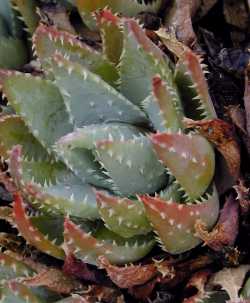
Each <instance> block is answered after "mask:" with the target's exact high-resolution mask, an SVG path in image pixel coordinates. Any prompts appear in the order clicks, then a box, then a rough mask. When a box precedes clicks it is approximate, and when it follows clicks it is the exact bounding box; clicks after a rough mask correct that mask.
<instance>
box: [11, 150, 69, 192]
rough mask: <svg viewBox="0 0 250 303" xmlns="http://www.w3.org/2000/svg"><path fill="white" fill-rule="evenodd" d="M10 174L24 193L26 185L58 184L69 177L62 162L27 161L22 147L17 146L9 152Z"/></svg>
mask: <svg viewBox="0 0 250 303" xmlns="http://www.w3.org/2000/svg"><path fill="white" fill-rule="evenodd" d="M8 163H9V172H10V174H11V177H12V179H13V181H14V183H15V185H16V187H17V188H18V189H19V190H21V191H23V190H24V186H25V184H26V183H28V182H30V181H32V182H36V183H37V184H40V185H45V186H47V185H48V184H56V183H58V182H59V181H60V180H64V179H65V177H66V176H68V175H69V172H68V170H67V169H66V168H65V166H64V164H63V163H61V162H55V161H53V160H47V161H46V160H44V161H26V160H24V159H23V157H22V147H21V146H20V145H15V146H14V147H13V148H12V150H11V151H10V152H9V159H8Z"/></svg>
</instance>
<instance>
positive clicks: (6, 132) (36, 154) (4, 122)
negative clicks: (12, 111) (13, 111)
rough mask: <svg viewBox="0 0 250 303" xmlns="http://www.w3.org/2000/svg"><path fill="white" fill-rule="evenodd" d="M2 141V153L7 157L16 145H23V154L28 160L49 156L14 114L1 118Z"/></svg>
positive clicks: (0, 132) (0, 139)
mask: <svg viewBox="0 0 250 303" xmlns="http://www.w3.org/2000/svg"><path fill="white" fill-rule="evenodd" d="M0 142H1V145H0V154H1V156H3V157H4V158H5V159H6V158H7V157H8V156H7V152H8V151H9V150H11V149H12V148H13V147H14V146H15V145H21V146H22V149H23V156H24V158H26V159H28V160H31V159H34V160H39V159H46V158H48V153H47V152H46V150H45V149H44V148H43V146H42V145H41V144H40V143H39V141H37V139H36V138H35V137H34V136H33V135H32V134H31V133H30V131H29V129H28V127H27V126H26V125H25V123H24V122H23V120H22V119H21V118H20V117H18V116H14V115H12V116H3V117H1V118H0Z"/></svg>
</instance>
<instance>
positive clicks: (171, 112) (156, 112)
mask: <svg viewBox="0 0 250 303" xmlns="http://www.w3.org/2000/svg"><path fill="white" fill-rule="evenodd" d="M152 82H153V83H152V84H153V85H152V86H153V93H152V94H151V95H150V96H149V97H147V98H146V99H145V100H144V101H143V103H142V105H143V109H144V110H145V111H146V113H147V114H148V116H149V118H150V120H151V122H152V123H153V126H154V128H155V129H156V130H157V131H160V132H164V131H166V130H171V131H172V132H177V131H178V130H179V129H181V128H182V121H181V120H182V118H183V113H182V109H181V103H180V100H179V96H178V94H177V92H176V90H175V89H174V86H173V87H171V86H170V85H168V83H167V82H165V81H163V80H162V78H161V77H160V76H155V77H154V78H153V81H152Z"/></svg>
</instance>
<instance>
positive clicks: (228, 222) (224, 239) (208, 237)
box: [195, 195, 239, 251]
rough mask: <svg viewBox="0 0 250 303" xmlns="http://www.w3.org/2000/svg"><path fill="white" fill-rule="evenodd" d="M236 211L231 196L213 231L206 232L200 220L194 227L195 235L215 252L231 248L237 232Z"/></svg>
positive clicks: (235, 205) (236, 206)
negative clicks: (227, 247) (226, 247)
mask: <svg viewBox="0 0 250 303" xmlns="http://www.w3.org/2000/svg"><path fill="white" fill-rule="evenodd" d="M238 209H239V207H238V204H237V202H236V201H235V200H234V198H233V196H232V195H231V196H229V197H228V198H227V200H226V202H225V205H224V207H223V209H222V210H221V213H220V217H219V220H218V223H217V224H216V226H215V227H214V229H213V230H212V231H211V232H208V231H207V230H206V225H205V224H204V223H203V222H202V220H198V221H197V223H196V225H195V227H196V233H197V235H198V236H199V237H200V238H201V239H202V240H203V241H204V242H205V244H206V245H208V246H209V247H210V248H212V249H213V250H215V251H221V250H222V249H223V248H224V247H225V246H233V245H234V242H235V240H236V237H237V235H238V231H239V214H238Z"/></svg>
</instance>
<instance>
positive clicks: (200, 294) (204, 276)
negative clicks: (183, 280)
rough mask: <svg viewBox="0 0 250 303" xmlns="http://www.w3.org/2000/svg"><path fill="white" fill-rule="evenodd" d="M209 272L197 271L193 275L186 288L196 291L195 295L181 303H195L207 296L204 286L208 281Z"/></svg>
mask: <svg viewBox="0 0 250 303" xmlns="http://www.w3.org/2000/svg"><path fill="white" fill-rule="evenodd" d="M210 275H211V272H210V271H208V270H204V271H199V272H197V273H195V274H194V275H193V276H192V277H191V279H190V280H189V281H188V283H187V285H186V288H187V289H188V288H193V287H195V288H196V289H197V293H196V294H195V295H193V296H191V297H189V298H187V299H184V301H183V303H196V302H199V300H202V299H204V298H205V297H206V296H207V293H206V291H205V285H206V283H207V281H208V278H209V276H210Z"/></svg>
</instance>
